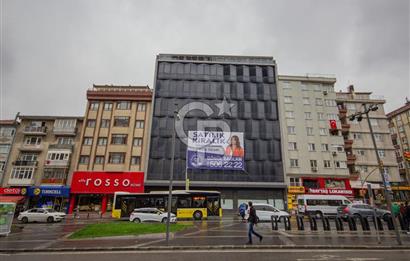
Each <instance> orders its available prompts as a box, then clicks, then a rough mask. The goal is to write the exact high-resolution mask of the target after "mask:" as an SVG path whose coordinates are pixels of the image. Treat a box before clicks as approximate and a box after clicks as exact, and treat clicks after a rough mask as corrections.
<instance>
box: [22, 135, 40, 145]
mask: <svg viewBox="0 0 410 261" xmlns="http://www.w3.org/2000/svg"><path fill="white" fill-rule="evenodd" d="M40 143H41V137H27V138H26V140H25V141H24V144H26V145H40Z"/></svg>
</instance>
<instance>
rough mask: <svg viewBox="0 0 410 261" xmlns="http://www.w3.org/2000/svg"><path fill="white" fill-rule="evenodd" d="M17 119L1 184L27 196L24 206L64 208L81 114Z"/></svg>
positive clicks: (80, 123) (8, 189)
mask: <svg viewBox="0 0 410 261" xmlns="http://www.w3.org/2000/svg"><path fill="white" fill-rule="evenodd" d="M16 122H17V123H18V125H17V128H16V132H15V140H14V143H13V146H12V147H11V151H10V156H9V160H8V162H7V172H6V173H5V176H4V179H3V184H2V185H3V187H4V188H7V191H9V193H11V194H14V195H18V194H20V195H25V196H27V198H26V199H25V204H26V206H27V207H35V206H37V207H39V206H47V207H50V208H54V209H56V210H64V209H66V208H67V206H68V199H69V183H70V176H71V174H72V170H73V169H74V165H75V161H73V160H72V159H73V158H75V157H76V153H77V152H78V150H76V149H77V148H78V146H76V144H78V142H79V133H80V132H79V131H80V130H81V125H82V118H81V117H54V116H18V118H17V119H16ZM16 199H17V200H24V199H23V198H16Z"/></svg>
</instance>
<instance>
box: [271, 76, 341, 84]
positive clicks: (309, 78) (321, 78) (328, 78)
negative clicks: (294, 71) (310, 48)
mask: <svg viewBox="0 0 410 261" xmlns="http://www.w3.org/2000/svg"><path fill="white" fill-rule="evenodd" d="M278 79H279V80H305V81H315V82H318V81H322V82H333V83H335V82H336V77H334V76H309V75H308V74H307V75H278Z"/></svg>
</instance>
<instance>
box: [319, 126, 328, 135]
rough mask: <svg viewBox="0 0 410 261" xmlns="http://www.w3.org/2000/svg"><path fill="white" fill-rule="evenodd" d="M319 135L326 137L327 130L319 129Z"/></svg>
mask: <svg viewBox="0 0 410 261" xmlns="http://www.w3.org/2000/svg"><path fill="white" fill-rule="evenodd" d="M319 133H320V135H321V136H326V135H327V129H326V128H320V129H319Z"/></svg>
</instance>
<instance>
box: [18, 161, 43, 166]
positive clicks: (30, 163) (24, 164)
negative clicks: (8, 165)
mask: <svg viewBox="0 0 410 261" xmlns="http://www.w3.org/2000/svg"><path fill="white" fill-rule="evenodd" d="M13 165H14V166H37V165H38V161H36V160H16V161H14V162H13Z"/></svg>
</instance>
